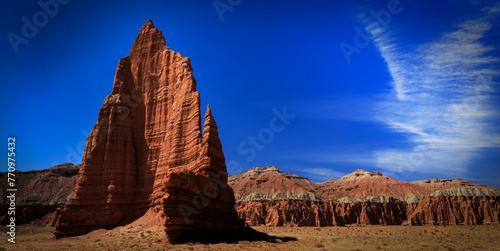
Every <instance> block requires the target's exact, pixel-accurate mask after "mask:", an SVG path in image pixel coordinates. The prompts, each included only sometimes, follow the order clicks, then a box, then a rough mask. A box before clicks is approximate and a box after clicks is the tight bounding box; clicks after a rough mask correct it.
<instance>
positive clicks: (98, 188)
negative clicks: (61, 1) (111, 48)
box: [54, 20, 239, 243]
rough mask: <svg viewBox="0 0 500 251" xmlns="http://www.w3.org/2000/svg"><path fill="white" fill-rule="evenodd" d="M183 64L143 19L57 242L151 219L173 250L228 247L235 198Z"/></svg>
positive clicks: (210, 123)
mask: <svg viewBox="0 0 500 251" xmlns="http://www.w3.org/2000/svg"><path fill="white" fill-rule="evenodd" d="M192 71H193V69H192V67H191V63H190V59H189V58H186V57H183V56H181V55H180V54H179V53H178V52H177V53H176V52H174V51H172V50H171V49H170V48H168V47H167V46H165V39H164V37H163V35H162V32H161V31H160V30H158V29H156V28H155V27H154V25H153V23H152V22H151V21H150V20H148V21H147V22H146V24H144V26H143V27H142V28H141V30H140V31H139V35H138V36H137V38H136V40H135V42H134V44H133V45H132V49H131V50H130V53H129V55H128V56H127V57H125V58H122V59H121V60H120V61H119V63H118V67H117V70H116V75H115V80H114V84H113V91H112V92H111V94H110V95H108V96H107V97H106V98H105V100H104V104H103V106H102V107H101V109H100V110H99V116H98V119H97V123H96V124H95V126H94V128H93V129H92V131H91V133H90V134H89V136H88V138H87V142H86V146H85V153H84V156H83V159H82V166H81V169H80V173H79V178H78V181H77V185H76V188H75V191H74V196H73V198H72V199H71V200H70V201H69V202H68V203H67V204H66V207H65V208H64V210H63V211H62V212H61V215H60V217H59V220H58V222H57V223H56V231H55V233H54V234H55V236H56V237H57V238H59V237H65V236H72V235H79V234H85V233H88V232H90V231H92V230H95V229H98V228H110V227H114V226H118V225H124V224H127V223H131V222H133V221H136V220H137V221H140V220H141V219H139V218H141V217H148V218H154V219H159V220H158V221H159V222H158V224H162V226H163V227H164V229H165V232H166V234H167V239H168V241H169V242H171V243H179V242H187V241H192V242H196V241H199V242H217V241H235V240H236V239H237V234H238V231H239V225H238V217H237V214H236V211H235V209H234V204H235V200H234V194H233V190H232V189H231V187H229V186H228V185H227V176H228V174H227V171H226V165H225V158H224V153H223V152H222V144H221V142H220V139H219V137H218V129H217V125H216V123H215V120H214V118H213V116H212V112H211V110H210V108H207V112H206V115H205V125H204V127H203V132H202V127H201V111H200V94H199V93H198V92H197V91H196V80H195V78H194V76H193V74H192Z"/></svg>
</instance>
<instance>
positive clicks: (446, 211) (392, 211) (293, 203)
mask: <svg viewBox="0 0 500 251" xmlns="http://www.w3.org/2000/svg"><path fill="white" fill-rule="evenodd" d="M229 185H230V186H231V187H233V190H234V193H235V198H236V202H237V203H236V209H237V211H238V215H239V217H240V218H241V219H244V220H245V222H246V223H247V224H249V225H251V226H258V225H271V226H286V225H292V226H344V225H379V224H382V225H401V224H406V225H461V224H489V223H499V218H500V189H499V188H495V187H488V186H485V185H481V184H474V183H470V182H467V181H464V180H461V179H455V180H441V179H432V180H424V181H414V182H401V181H397V180H395V179H393V178H390V177H387V176H384V175H383V174H382V173H380V172H368V171H363V170H356V171H355V172H353V173H351V174H347V175H345V176H344V177H342V178H340V179H336V180H330V181H326V182H323V183H314V182H311V181H309V180H308V179H306V178H304V177H300V176H297V175H294V174H285V173H283V172H281V171H280V170H278V169H277V168H276V167H274V166H268V167H261V168H258V167H256V168H251V169H250V170H248V171H246V172H244V173H241V174H237V175H233V176H230V177H229Z"/></svg>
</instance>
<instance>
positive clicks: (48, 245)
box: [0, 225, 500, 251]
mask: <svg viewBox="0 0 500 251" xmlns="http://www.w3.org/2000/svg"><path fill="white" fill-rule="evenodd" d="M255 229H256V230H258V231H261V232H265V233H267V234H269V235H273V236H277V237H291V238H281V239H276V240H275V241H252V242H250V241H240V242H238V243H235V244H227V243H219V244H208V245H206V244H196V243H187V244H181V245H171V244H168V243H164V242H163V241H162V239H163V237H164V236H165V234H164V232H163V231H162V229H161V228H160V227H149V228H144V227H142V226H140V225H139V226H130V225H129V226H124V227H118V228H115V229H113V230H105V229H99V230H96V231H93V232H91V233H89V234H87V235H83V236H78V237H70V238H63V239H59V240H55V239H54V238H53V235H52V232H53V231H54V228H50V227H32V226H24V227H18V229H17V236H16V244H10V243H8V242H7V237H6V235H5V234H3V235H2V236H4V237H3V238H4V240H2V241H1V244H0V250H85V251H88V250H332V249H333V250H500V225H484V226H423V227H409V226H366V227H359V226H358V227H323V228H317V227H255ZM1 231H2V232H4V233H5V232H6V231H5V227H3V228H1ZM295 238H296V240H294V239H295Z"/></svg>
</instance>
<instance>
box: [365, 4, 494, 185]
mask: <svg viewBox="0 0 500 251" xmlns="http://www.w3.org/2000/svg"><path fill="white" fill-rule="evenodd" d="M499 10H500V8H499V7H498V6H496V7H493V8H489V9H485V10H484V13H485V14H484V16H482V17H480V18H477V19H474V20H468V21H465V22H463V23H461V24H459V25H457V26H456V27H455V28H454V30H453V31H449V32H446V33H444V34H442V36H441V37H440V39H438V40H437V41H434V42H430V43H427V44H423V45H419V46H416V47H415V48H414V49H412V50H408V48H407V47H405V48H404V49H403V46H402V45H400V44H398V41H397V40H396V39H395V38H396V37H397V34H395V33H393V32H392V31H391V30H389V29H388V28H381V27H377V26H375V25H371V26H367V27H366V29H367V31H369V32H370V33H371V34H372V35H373V36H372V38H373V41H374V44H375V46H376V48H377V49H378V50H379V52H380V54H381V55H382V57H383V59H384V60H385V62H386V63H387V68H388V71H389V73H390V75H391V76H392V80H393V81H392V83H391V84H392V87H393V92H392V93H391V94H390V95H388V96H387V99H386V101H384V102H381V103H379V104H378V106H377V115H376V118H377V119H378V120H380V121H382V122H383V123H384V124H385V125H386V126H387V127H389V128H390V129H392V130H394V131H396V132H400V133H406V134H408V137H409V140H410V141H411V142H413V143H414V145H415V146H414V147H413V148H412V149H385V150H381V151H377V152H375V153H374V159H375V161H376V165H377V167H379V168H382V169H385V170H387V171H389V172H393V173H399V174H400V176H401V175H403V176H410V175H411V174H412V173H414V172H426V173H440V174H448V175H450V174H451V175H454V176H456V175H460V174H464V173H465V172H467V168H466V167H467V165H468V164H469V162H470V161H471V160H472V159H474V158H475V157H477V154H478V151H479V150H481V148H485V147H500V134H499V133H498V132H499V130H498V129H499V128H498V126H497V125H496V124H494V123H492V122H491V121H492V120H494V119H496V120H497V121H498V118H499V113H498V111H496V109H494V108H493V107H494V100H493V98H492V97H494V96H495V95H497V94H498V93H497V92H496V90H497V88H498V84H497V83H495V82H493V81H492V80H493V79H494V78H496V77H498V76H499V75H500V72H499V70H498V69H497V68H495V66H494V65H495V64H496V65H498V62H499V61H500V60H499V58H497V57H494V56H492V53H491V52H493V51H494V50H495V49H496V48H494V47H493V46H491V45H486V44H485V43H483V39H484V37H485V36H486V35H487V34H488V32H489V31H491V30H492V26H493V22H494V20H495V19H496V18H497V15H498V14H499V13H500V11H499Z"/></svg>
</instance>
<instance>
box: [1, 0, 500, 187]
mask: <svg viewBox="0 0 500 251" xmlns="http://www.w3.org/2000/svg"><path fill="white" fill-rule="evenodd" d="M40 2H41V3H57V8H55V5H54V4H52V5H47V6H49V8H48V10H45V9H47V8H44V7H42V5H43V4H42V5H40V4H39V3H38V2H37V1H2V3H1V8H0V16H1V18H2V22H1V24H0V31H1V32H0V34H3V38H2V39H1V40H0V48H1V55H2V61H1V66H0V71H1V74H0V76H1V84H2V87H3V91H2V92H1V94H0V95H1V100H2V101H1V102H2V104H3V105H2V107H3V108H2V109H1V111H0V113H1V114H0V116H1V117H2V124H1V125H0V128H1V130H0V131H1V133H2V135H1V137H2V138H4V139H5V140H6V139H7V137H9V136H16V138H17V149H16V150H17V154H16V157H17V159H16V161H17V167H18V168H19V170H32V169H43V168H48V167H50V166H52V165H54V164H58V163H64V162H74V163H80V162H81V158H82V155H83V148H84V145H85V140H86V137H87V135H88V133H89V132H90V131H91V129H92V127H93V125H94V123H95V122H96V120H97V113H98V110H99V108H100V106H101V105H102V102H103V100H104V98H105V97H106V95H108V94H109V93H110V92H111V89H112V84H113V77H114V73H115V70H116V66H117V63H118V60H119V59H120V58H122V57H124V56H126V55H128V52H129V50H130V47H131V45H132V43H133V41H134V39H135V37H136V35H137V33H138V31H139V29H140V27H141V26H142V25H143V24H144V23H145V22H146V20H147V19H151V20H152V21H153V22H154V24H155V26H156V27H157V28H159V29H161V30H162V31H163V34H164V36H165V40H166V44H167V46H169V47H170V48H172V49H173V50H174V51H178V52H180V53H181V54H182V55H183V56H186V57H190V58H191V62H192V65H193V68H194V75H195V77H196V79H197V82H198V91H199V92H200V93H201V97H202V112H204V109H205V107H206V104H207V103H209V104H210V106H211V108H212V111H213V114H214V117H215V119H216V121H217V123H218V126H219V134H220V137H221V140H222V143H223V147H224V153H225V155H226V159H227V162H226V163H227V165H228V171H229V173H230V174H235V173H239V172H243V171H246V170H248V169H249V168H250V167H255V166H266V165H275V166H277V167H278V168H280V169H281V170H283V171H284V172H292V173H296V174H298V175H302V176H305V177H308V178H310V179H311V180H313V181H316V182H321V181H326V180H330V179H335V178H339V177H341V176H342V175H345V174H347V173H350V172H353V171H354V170H356V169H364V170H369V171H381V172H382V173H384V174H385V175H388V176H391V177H393V178H396V179H398V180H403V181H412V180H418V179H427V178H463V179H466V180H469V181H472V182H478V183H483V184H488V185H493V186H497V187H500V128H499V126H498V125H499V122H500V116H499V115H500V114H499V111H500V109H499V106H500V99H499V83H500V78H499V73H500V72H499V59H500V54H499V48H498V42H497V41H500V29H499V28H500V26H499V25H500V19H499V16H500V5H499V4H496V3H493V2H492V1H439V2H438V3H436V2H435V1H409V0H401V1H394V0H387V1H335V3H332V1H294V0H291V1H248V0H240V1H237V0H233V1H227V0H216V1H168V0H163V1H143V2H142V3H141V2H135V1H126V0H125V1H107V2H105V3H102V2H99V1H78V0H64V1H63V0H59V1H58V2H56V1H55V0H52V1H50V0H42V1H40ZM26 20H28V22H29V23H32V24H33V27H34V28H35V29H34V30H33V29H31V30H30V29H29V27H28V28H26V27H25V28H24V30H23V27H24V26H26V25H25V22H26ZM33 27H32V28H33ZM6 145H7V144H5V148H7V146H6ZM6 150H7V149H6ZM1 166H2V170H6V168H7V163H2V164H1Z"/></svg>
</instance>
